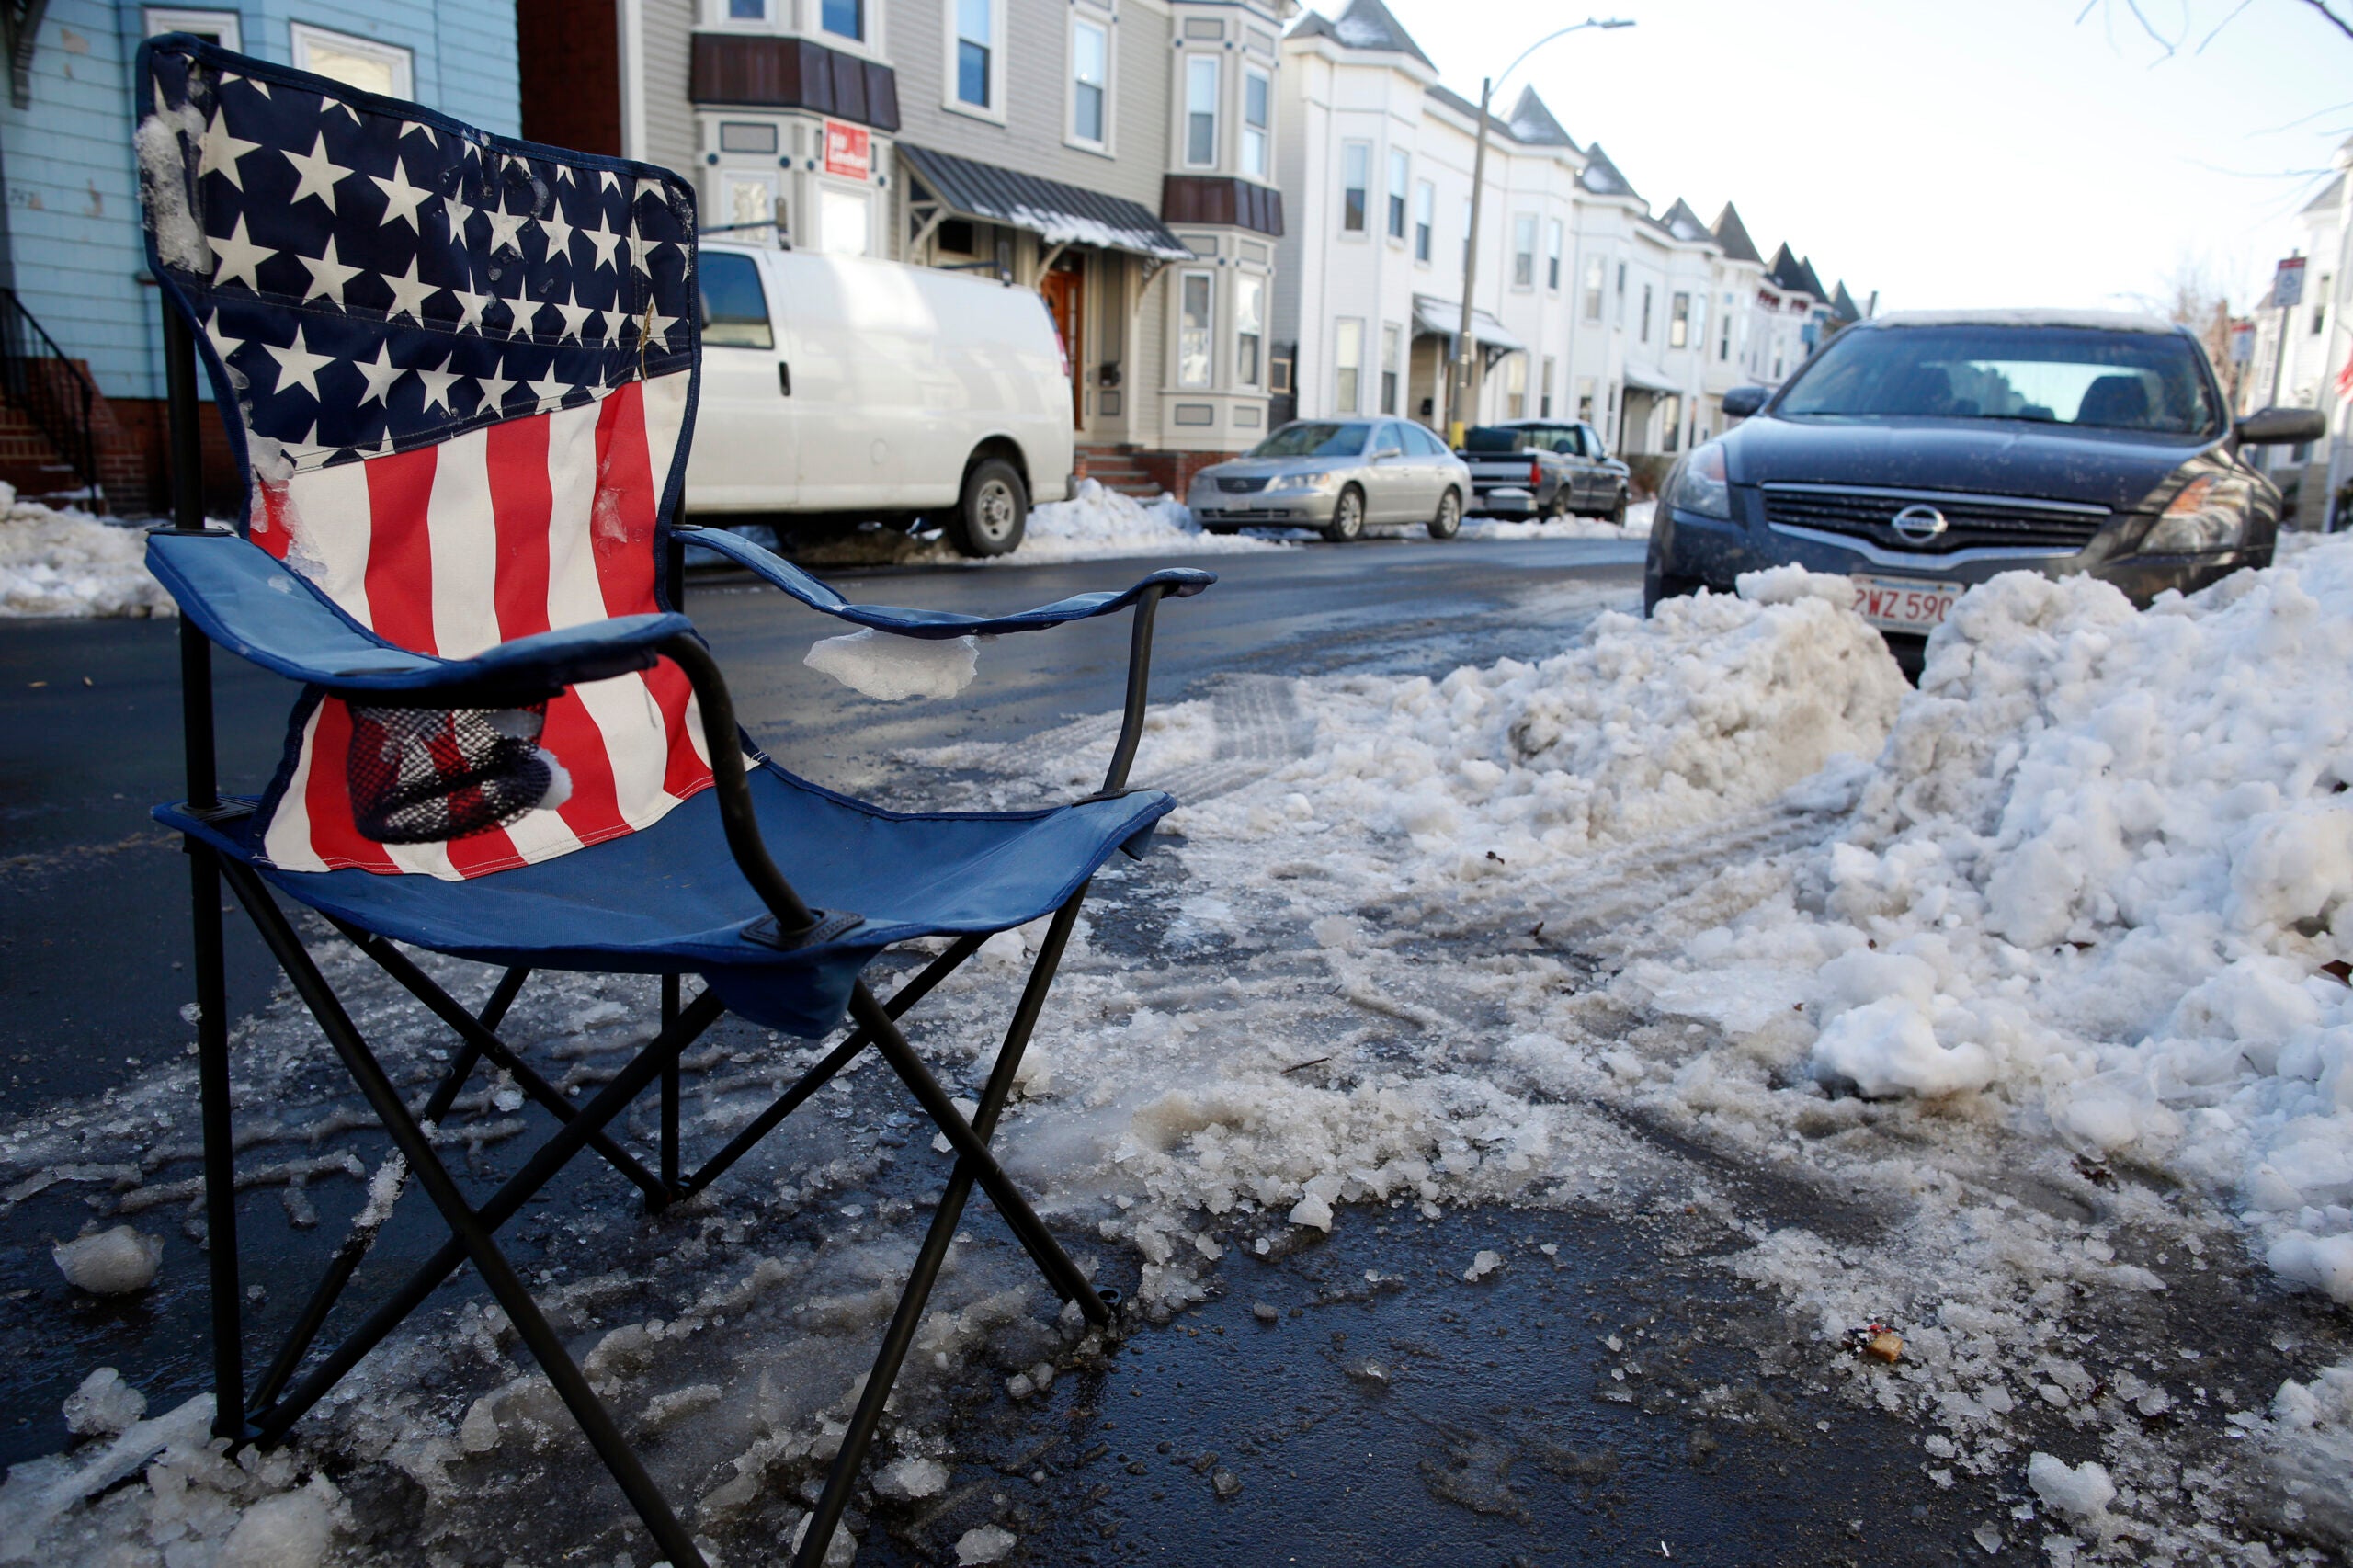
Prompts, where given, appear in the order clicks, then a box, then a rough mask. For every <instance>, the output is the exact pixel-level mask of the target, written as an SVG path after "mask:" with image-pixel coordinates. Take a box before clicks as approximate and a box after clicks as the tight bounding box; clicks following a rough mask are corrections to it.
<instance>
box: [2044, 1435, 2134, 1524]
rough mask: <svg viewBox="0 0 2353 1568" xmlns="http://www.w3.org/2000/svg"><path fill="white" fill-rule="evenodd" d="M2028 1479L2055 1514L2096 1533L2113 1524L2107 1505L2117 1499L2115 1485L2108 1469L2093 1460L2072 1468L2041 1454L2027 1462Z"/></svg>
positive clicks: (2065, 1462) (2065, 1463) (2064, 1461)
mask: <svg viewBox="0 0 2353 1568" xmlns="http://www.w3.org/2000/svg"><path fill="white" fill-rule="evenodd" d="M2026 1480H2027V1484H2028V1485H2029V1486H2031V1487H2033V1488H2034V1494H2035V1495H2036V1496H2038V1497H2040V1498H2041V1499H2042V1503H2043V1506H2045V1507H2047V1508H2049V1509H2051V1510H2052V1512H2053V1513H2057V1514H2061V1515H2063V1516H2065V1517H2067V1518H2069V1519H2071V1520H2073V1521H2074V1522H2075V1523H2076V1524H2077V1525H2080V1526H2082V1527H2084V1528H2088V1529H2092V1530H2096V1531H2097V1530H2104V1529H2105V1528H2107V1526H2108V1525H2109V1523H2110V1520H2109V1517H2108V1506H2109V1504H2110V1503H2112V1502H2114V1501H2115V1500H2116V1483H2114V1482H2112V1481H2110V1480H2109V1478H2108V1467H2107V1466H2105V1465H2103V1464H2100V1463H2098V1462H2097V1461H2096V1460H2085V1461H2084V1462H2083V1463H2081V1464H2079V1465H2070V1464H2068V1463H2067V1461H2066V1460H2063V1459H2059V1458H2057V1457H2055V1456H2053V1455H2051V1454H2046V1453H2042V1452H2040V1451H2038V1452H2037V1453H2036V1454H2035V1456H2034V1457H2033V1458H2032V1459H2030V1460H2028V1461H2027V1467H2026Z"/></svg>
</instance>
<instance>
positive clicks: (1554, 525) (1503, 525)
mask: <svg viewBox="0 0 2353 1568" xmlns="http://www.w3.org/2000/svg"><path fill="white" fill-rule="evenodd" d="M1657 510H1658V503H1657V502H1655V501H1636V502H1633V503H1631V504H1630V505H1629V506H1627V508H1626V526H1625V527H1624V528H1620V527H1619V526H1618V525H1617V524H1615V523H1613V522H1610V521H1609V520H1608V518H1606V517H1547V518H1544V519H1542V520H1540V521H1539V520H1530V521H1527V522H1521V521H1518V520H1517V519H1515V518H1511V517H1466V518H1464V519H1463V521H1462V537H1463V538H1464V539H1648V538H1650V537H1651V517H1653V515H1654V514H1655V513H1656V512H1657Z"/></svg>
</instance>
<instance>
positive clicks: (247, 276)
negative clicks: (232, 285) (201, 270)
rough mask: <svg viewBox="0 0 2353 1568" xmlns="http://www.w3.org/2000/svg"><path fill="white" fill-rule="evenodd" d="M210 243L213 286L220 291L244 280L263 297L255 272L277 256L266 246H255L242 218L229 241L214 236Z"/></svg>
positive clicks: (247, 285) (239, 219)
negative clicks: (225, 284) (238, 280)
mask: <svg viewBox="0 0 2353 1568" xmlns="http://www.w3.org/2000/svg"><path fill="white" fill-rule="evenodd" d="M211 239H212V286H213V287H214V288H215V289H218V288H220V287H221V286H222V284H224V283H227V282H230V281H231V280H233V279H234V278H244V280H245V287H246V288H248V289H251V290H253V291H254V292H255V293H256V294H258V293H260V292H261V277H260V274H259V273H258V272H257V271H256V268H257V267H260V266H261V264H262V263H263V262H265V261H267V260H268V259H269V258H270V257H271V256H276V255H277V254H278V253H277V252H276V251H274V250H272V249H270V248H269V247H268V246H267V245H257V244H254V243H253V240H252V238H251V237H250V235H248V233H246V230H245V220H244V215H243V214H240V215H239V216H238V219H237V227H236V229H235V231H234V232H233V233H231V234H230V235H229V237H228V238H226V239H222V238H221V237H220V236H219V235H213V236H211Z"/></svg>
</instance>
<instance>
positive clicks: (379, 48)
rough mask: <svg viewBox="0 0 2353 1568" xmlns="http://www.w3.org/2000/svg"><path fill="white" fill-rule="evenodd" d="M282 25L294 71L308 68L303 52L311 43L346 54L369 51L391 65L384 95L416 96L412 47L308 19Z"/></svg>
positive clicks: (305, 55) (309, 64) (308, 49)
mask: <svg viewBox="0 0 2353 1568" xmlns="http://www.w3.org/2000/svg"><path fill="white" fill-rule="evenodd" d="M286 26H287V29H288V39H289V41H290V44H291V45H292V47H291V48H290V51H288V58H290V60H292V61H293V62H294V68H295V69H296V70H297V71H308V70H310V69H311V63H310V61H309V60H308V58H307V56H308V55H309V53H310V50H311V46H312V45H313V44H321V45H324V46H325V47H327V48H329V49H334V50H339V51H343V52H344V53H346V54H372V55H375V56H377V57H378V58H379V59H381V60H383V61H384V62H386V63H388V64H390V65H391V66H392V92H391V93H390V94H388V95H387V96H388V97H395V98H414V97H416V51H415V50H412V49H409V48H408V47H406V46H405V45H403V44H397V43H385V42H383V41H382V40H379V39H372V38H364V37H362V36H360V35H359V34H358V33H344V32H337V31H335V29H334V28H315V27H313V26H311V25H310V24H309V23H308V22H289V23H287V24H286Z"/></svg>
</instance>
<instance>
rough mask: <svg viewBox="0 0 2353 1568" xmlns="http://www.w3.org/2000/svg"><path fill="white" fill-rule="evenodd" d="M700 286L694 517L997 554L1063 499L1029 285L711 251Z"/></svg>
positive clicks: (1046, 344)
mask: <svg viewBox="0 0 2353 1568" xmlns="http://www.w3.org/2000/svg"><path fill="white" fill-rule="evenodd" d="M699 278H700V282H701V286H702V347H703V355H702V393H701V399H700V402H699V404H698V405H697V407H696V410H695V426H694V452H693V455H692V456H691V457H690V459H689V460H688V464H687V494H686V510H687V513H688V517H691V518H692V519H693V520H695V521H697V522H701V523H708V524H711V525H714V526H720V527H724V526H727V525H729V524H731V523H740V522H755V521H780V520H788V519H789V520H790V521H793V522H796V523H801V524H806V523H810V522H817V521H827V520H831V521H839V522H865V521H869V520H872V519H878V518H879V519H881V520H883V521H886V522H896V523H901V524H907V525H912V524H914V523H915V522H916V521H918V520H920V519H929V520H932V521H936V522H938V523H941V524H944V525H945V527H946V529H947V533H948V537H949V540H950V541H951V542H953V543H954V544H955V546H956V548H957V549H959V550H961V551H963V552H964V553H965V554H967V555H1003V554H1006V552H1007V551H1011V550H1013V549H1014V548H1015V547H1016V546H1017V545H1018V544H1019V543H1020V542H1021V534H1022V528H1023V527H1024V525H1025V524H1026V523H1027V521H1028V519H1029V507H1030V504H1031V503H1032V502H1036V501H1059V500H1062V499H1063V498H1064V497H1066V496H1067V495H1069V494H1070V493H1071V488H1072V484H1071V471H1072V469H1073V467H1074V462H1073V458H1074V451H1073V440H1074V436H1073V433H1072V419H1071V389H1070V371H1069V368H1068V366H1067V365H1066V364H1065V363H1064V362H1063V351H1062V340H1061V338H1060V337H1059V336H1058V335H1056V333H1055V331H1054V324H1053V318H1052V317H1051V315H1049V314H1048V313H1047V310H1046V302H1045V301H1044V300H1043V299H1041V298H1040V296H1039V295H1038V294H1037V293H1036V292H1035V291H1034V290H1028V289H1016V288H1012V287H1009V286H1007V285H1006V284H1002V283H998V282H995V281H994V280H992V279H988V278H976V277H972V276H970V275H967V274H960V273H954V272H944V271H940V270H938V269H936V268H932V267H906V266H902V265H900V264H899V263H896V262H888V261H870V260H868V259H866V258H864V257H862V256H828V255H822V254H819V253H817V252H814V251H781V250H765V249H757V248H754V247H751V246H747V245H730V244H716V243H713V244H704V245H703V246H702V247H701V256H700V261H699Z"/></svg>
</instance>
